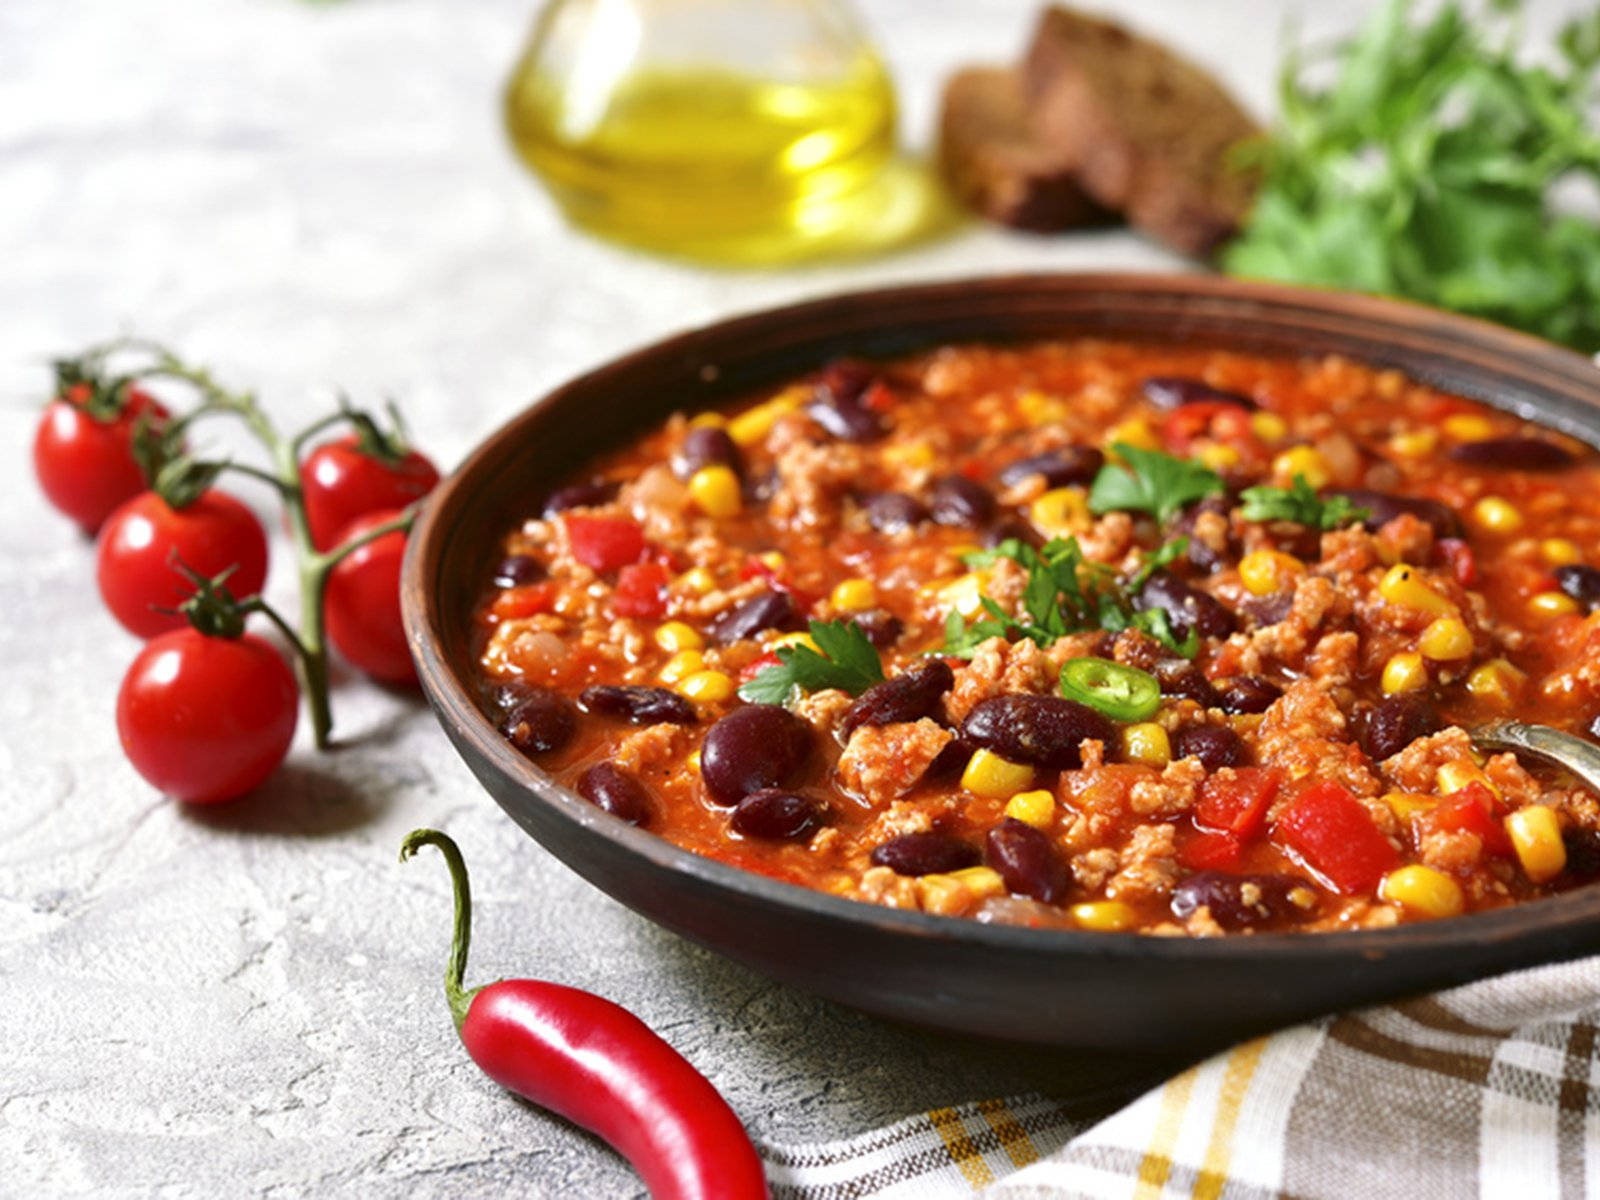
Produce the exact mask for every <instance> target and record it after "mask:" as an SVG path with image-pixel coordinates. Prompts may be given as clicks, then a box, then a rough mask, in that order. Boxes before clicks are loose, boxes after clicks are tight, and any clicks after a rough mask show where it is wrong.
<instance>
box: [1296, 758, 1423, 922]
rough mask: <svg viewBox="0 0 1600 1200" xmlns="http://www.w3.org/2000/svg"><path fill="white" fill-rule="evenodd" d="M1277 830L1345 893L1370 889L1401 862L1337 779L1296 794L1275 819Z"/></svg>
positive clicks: (1354, 893)
mask: <svg viewBox="0 0 1600 1200" xmlns="http://www.w3.org/2000/svg"><path fill="white" fill-rule="evenodd" d="M1276 833H1277V837H1278V840H1279V841H1280V842H1282V843H1283V844H1284V845H1285V846H1287V847H1288V848H1289V849H1291V850H1293V851H1294V852H1295V853H1296V854H1298V855H1299V856H1300V859H1301V860H1302V861H1303V862H1304V863H1305V864H1306V866H1308V867H1310V868H1311V869H1312V870H1313V871H1315V872H1316V873H1317V874H1318V875H1320V876H1322V877H1323V878H1324V879H1326V880H1327V881H1328V883H1330V884H1331V885H1332V886H1333V888H1334V889H1335V890H1336V891H1338V892H1340V893H1342V894H1343V895H1346V896H1350V895H1356V894H1359V893H1362V892H1371V891H1373V890H1374V889H1375V888H1376V887H1377V886H1378V881H1379V880H1381V879H1382V878H1383V877H1384V875H1386V874H1387V873H1388V872H1389V871H1390V870H1391V869H1392V868H1393V867H1394V866H1395V865H1396V864H1397V863H1398V862H1399V861H1400V854H1399V851H1397V850H1396V849H1395V848H1394V846H1393V845H1392V844H1390V842H1389V839H1388V838H1386V837H1384V836H1383V834H1381V833H1379V832H1378V827H1377V826H1376V825H1374V824H1373V823H1372V817H1371V816H1370V815H1368V813H1367V810H1366V809H1365V808H1363V807H1362V806H1361V804H1360V802H1359V801H1357V800H1356V798H1355V796H1354V795H1352V794H1351V793H1350V792H1348V791H1347V790H1345V789H1344V788H1342V787H1340V786H1339V785H1338V784H1337V783H1329V782H1323V783H1314V784H1312V785H1311V786H1310V787H1308V788H1307V789H1306V790H1305V791H1303V792H1301V793H1300V794H1299V795H1298V796H1296V797H1295V798H1294V799H1293V800H1292V801H1290V803H1289V806H1288V807H1287V808H1286V809H1284V811H1283V815H1282V816H1281V817H1279V818H1278V825H1277V830H1276Z"/></svg>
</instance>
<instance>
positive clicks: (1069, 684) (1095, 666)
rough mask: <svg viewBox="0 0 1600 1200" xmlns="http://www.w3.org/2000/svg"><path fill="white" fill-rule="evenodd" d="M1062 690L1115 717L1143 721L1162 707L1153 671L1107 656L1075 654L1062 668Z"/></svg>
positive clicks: (1069, 698)
mask: <svg viewBox="0 0 1600 1200" xmlns="http://www.w3.org/2000/svg"><path fill="white" fill-rule="evenodd" d="M1061 694H1062V695H1063V696H1065V697H1066V698H1067V699H1068V700H1076V701H1078V702H1079V703H1080V704H1087V705H1088V706H1089V707H1090V708H1092V709H1094V710H1095V711H1096V712H1101V713H1104V714H1105V715H1106V716H1108V717H1110V718H1111V719H1112V720H1114V721H1143V720H1144V719H1145V718H1146V717H1149V716H1151V715H1152V714H1154V712H1155V711H1156V709H1158V708H1160V707H1161V684H1160V682H1159V681H1158V680H1157V679H1156V677H1155V676H1154V675H1151V674H1149V673H1148V672H1145V671H1141V670H1139V669H1138V668H1137V667H1125V666H1123V665H1122V664H1121V663H1114V662H1111V661H1110V660H1108V659H1104V658H1074V659H1070V660H1068V662H1067V665H1066V666H1064V667H1062V668H1061Z"/></svg>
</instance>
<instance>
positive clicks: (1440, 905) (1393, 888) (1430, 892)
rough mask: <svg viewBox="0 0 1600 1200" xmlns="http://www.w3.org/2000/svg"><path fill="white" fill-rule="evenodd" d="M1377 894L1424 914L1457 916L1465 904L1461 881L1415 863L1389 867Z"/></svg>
mask: <svg viewBox="0 0 1600 1200" xmlns="http://www.w3.org/2000/svg"><path fill="white" fill-rule="evenodd" d="M1378 897H1379V898H1380V899H1382V900H1387V901H1388V902H1389V903H1391V904H1398V905H1399V906H1400V907H1401V908H1404V909H1406V910H1407V911H1409V912H1414V913H1416V914H1417V915H1418V916H1423V917H1455V916H1459V915H1460V914H1461V910H1462V909H1463V908H1465V907H1466V898H1465V897H1464V896H1462V894H1461V885H1460V884H1459V883H1457V882H1456V881H1455V880H1454V879H1451V878H1450V876H1448V875H1446V874H1445V873H1444V872H1443V871H1436V870H1434V869H1433V868H1432V867H1424V866H1420V865H1418V864H1416V863H1412V864H1411V865H1410V866H1405V867H1400V868H1398V869H1396V870H1393V871H1390V872H1389V873H1388V874H1387V875H1385V876H1384V877H1383V881H1382V882H1381V883H1379V884H1378Z"/></svg>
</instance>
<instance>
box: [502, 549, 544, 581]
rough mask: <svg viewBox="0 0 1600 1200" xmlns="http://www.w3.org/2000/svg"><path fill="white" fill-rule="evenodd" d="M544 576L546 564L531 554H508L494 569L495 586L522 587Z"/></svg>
mask: <svg viewBox="0 0 1600 1200" xmlns="http://www.w3.org/2000/svg"><path fill="white" fill-rule="evenodd" d="M543 578H544V564H543V563H542V562H540V561H539V560H538V559H537V558H534V557H533V555H531V554H508V555H506V556H505V557H504V558H502V559H501V560H500V565H499V566H497V567H495V569H494V585H495V587H503V588H508V587H521V586H522V585H523V584H527V583H538V582H539V580H541V579H543Z"/></svg>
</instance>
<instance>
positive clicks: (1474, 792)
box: [1413, 783, 1511, 855]
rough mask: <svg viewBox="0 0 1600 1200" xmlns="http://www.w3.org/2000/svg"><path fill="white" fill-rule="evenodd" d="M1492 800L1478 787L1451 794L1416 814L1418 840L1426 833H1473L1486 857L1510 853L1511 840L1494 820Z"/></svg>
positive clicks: (1488, 794) (1475, 785)
mask: <svg viewBox="0 0 1600 1200" xmlns="http://www.w3.org/2000/svg"><path fill="white" fill-rule="evenodd" d="M1495 808H1496V805H1495V796H1494V793H1493V792H1491V791H1490V790H1489V789H1488V788H1487V787H1485V786H1484V785H1483V784H1481V783H1469V784H1467V786H1466V787H1464V788H1462V789H1461V790H1460V791H1458V792H1451V793H1450V795H1448V796H1446V797H1444V798H1443V799H1442V800H1440V801H1439V803H1438V804H1436V805H1434V806H1433V808H1431V809H1430V810H1429V811H1427V812H1425V813H1419V814H1417V817H1416V820H1415V821H1414V823H1413V824H1414V828H1415V829H1416V831H1417V835H1418V837H1419V838H1420V837H1422V836H1423V835H1425V834H1429V833H1475V834H1477V835H1478V839H1479V840H1480V841H1481V842H1482V843H1483V848H1484V850H1485V851H1486V852H1487V853H1489V854H1499V855H1507V854H1510V853H1511V838H1510V835H1508V834H1507V833H1506V830H1505V826H1504V825H1502V824H1501V823H1500V822H1499V821H1498V820H1496V819H1495Z"/></svg>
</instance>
